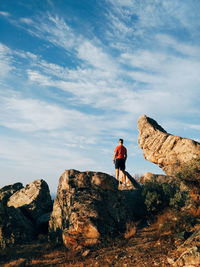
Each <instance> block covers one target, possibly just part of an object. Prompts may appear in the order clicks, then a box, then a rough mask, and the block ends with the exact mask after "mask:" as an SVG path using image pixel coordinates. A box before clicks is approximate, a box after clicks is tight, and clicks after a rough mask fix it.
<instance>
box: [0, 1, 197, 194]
mask: <svg viewBox="0 0 200 267" xmlns="http://www.w3.org/2000/svg"><path fill="white" fill-rule="evenodd" d="M199 10H200V1H198V0H190V1H188V0H181V1H180V0H101V1H98V0H65V1H64V0H43V1H41V0H9V1H7V0H1V1H0V170H1V178H0V187H1V186H4V185H7V184H12V183H15V182H22V183H23V184H24V185H26V184H27V183H30V182H32V181H33V180H35V179H44V180H45V181H47V183H48V184H49V186H50V190H51V192H56V190H57V185H58V179H59V177H60V175H61V174H62V173H63V172H64V170H66V169H77V170H80V171H84V170H91V171H101V172H106V173H109V174H114V166H113V162H112V156H113V150H114V148H115V146H116V145H117V141H118V139H119V138H123V139H124V145H125V146H126V147H127V150H128V160H127V170H128V171H129V172H130V173H131V174H132V175H134V174H143V173H145V172H153V173H162V170H161V169H160V168H159V167H158V166H157V165H154V164H153V163H150V162H148V161H146V160H145V159H144V157H143V153H142V150H141V149H140V148H139V147H138V130H137V121H138V118H139V116H140V115H142V114H146V115H147V116H149V117H151V118H153V119H155V120H156V121H157V122H158V123H159V124H160V125H162V127H163V128H164V129H165V130H166V131H167V132H169V133H171V134H174V135H179V136H182V137H187V138H192V139H195V140H197V141H199V132H200V108H199V102H200V101H199V100H200V46H199V45H200V31H199V28H200V15H199Z"/></svg>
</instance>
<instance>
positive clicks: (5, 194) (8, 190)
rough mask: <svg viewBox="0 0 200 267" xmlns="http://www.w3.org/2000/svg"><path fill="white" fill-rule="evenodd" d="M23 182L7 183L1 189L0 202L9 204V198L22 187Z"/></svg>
mask: <svg viewBox="0 0 200 267" xmlns="http://www.w3.org/2000/svg"><path fill="white" fill-rule="evenodd" d="M22 188H23V185H22V183H15V184H12V185H6V186H4V187H2V188H1V189H0V202H1V203H3V204H4V205H6V204H7V201H8V199H9V198H10V197H11V196H12V195H13V194H14V193H15V192H17V191H18V190H20V189H22Z"/></svg>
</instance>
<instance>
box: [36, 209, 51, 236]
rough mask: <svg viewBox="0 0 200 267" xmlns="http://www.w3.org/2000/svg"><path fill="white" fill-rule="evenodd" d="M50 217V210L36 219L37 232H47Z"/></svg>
mask: <svg viewBox="0 0 200 267" xmlns="http://www.w3.org/2000/svg"><path fill="white" fill-rule="evenodd" d="M50 218H51V212H47V213H44V214H42V215H41V216H40V217H39V218H38V219H37V221H36V228H37V232H38V233H40V234H47V233H48V228H49V221H50Z"/></svg>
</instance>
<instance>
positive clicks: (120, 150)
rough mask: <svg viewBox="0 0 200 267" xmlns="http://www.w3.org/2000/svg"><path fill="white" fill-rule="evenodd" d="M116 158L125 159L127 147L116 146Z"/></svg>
mask: <svg viewBox="0 0 200 267" xmlns="http://www.w3.org/2000/svg"><path fill="white" fill-rule="evenodd" d="M114 152H115V158H116V159H124V158H126V155H127V149H126V148H125V146H123V145H118V146H116V148H115V150H114Z"/></svg>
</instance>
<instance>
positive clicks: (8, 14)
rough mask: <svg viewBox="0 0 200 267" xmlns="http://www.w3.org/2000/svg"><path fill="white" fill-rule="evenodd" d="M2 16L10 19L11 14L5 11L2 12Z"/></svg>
mask: <svg viewBox="0 0 200 267" xmlns="http://www.w3.org/2000/svg"><path fill="white" fill-rule="evenodd" d="M0 16H4V17H9V16H10V13H8V12H5V11H0Z"/></svg>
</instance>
